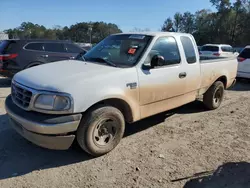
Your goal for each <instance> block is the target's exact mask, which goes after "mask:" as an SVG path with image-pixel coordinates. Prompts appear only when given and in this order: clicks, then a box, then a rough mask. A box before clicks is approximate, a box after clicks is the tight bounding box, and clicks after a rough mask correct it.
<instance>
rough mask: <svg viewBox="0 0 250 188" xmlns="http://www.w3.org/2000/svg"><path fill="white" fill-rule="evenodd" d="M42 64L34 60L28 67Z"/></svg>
mask: <svg viewBox="0 0 250 188" xmlns="http://www.w3.org/2000/svg"><path fill="white" fill-rule="evenodd" d="M41 64H42V63H41V62H33V63H30V64H28V65H27V66H26V68H30V67H34V66H37V65H41Z"/></svg>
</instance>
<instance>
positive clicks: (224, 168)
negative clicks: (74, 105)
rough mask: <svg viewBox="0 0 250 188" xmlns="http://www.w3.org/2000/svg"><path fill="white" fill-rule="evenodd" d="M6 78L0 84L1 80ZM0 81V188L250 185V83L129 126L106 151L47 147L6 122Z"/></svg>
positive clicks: (216, 187)
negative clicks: (215, 99)
mask: <svg viewBox="0 0 250 188" xmlns="http://www.w3.org/2000/svg"><path fill="white" fill-rule="evenodd" d="M6 82H7V84H3V83H6ZM8 83H9V81H6V80H4V79H1V81H0V85H1V86H0V87H1V88H0V187H1V188H8V187H11V188H12V187H13V188H17V187H32V188H33V187H34V188H36V187H41V188H46V187H56V188H57V187H58V188H59V187H60V188H64V187H102V188H106V187H107V188H111V187H143V188H144V187H161V188H162V187H170V188H181V187H184V188H219V187H229V188H243V187H244V188H245V187H250V155H249V154H250V136H249V135H250V127H249V122H250V116H249V113H250V83H248V82H240V83H237V85H236V86H235V87H234V88H233V89H231V90H228V91H227V92H226V96H225V100H224V102H223V104H222V106H221V107H220V108H219V109H218V110H215V111H206V110H205V109H204V107H203V105H202V103H201V102H198V101H197V102H194V103H191V104H188V105H186V106H183V107H181V108H178V109H175V110H172V111H170V112H167V113H162V114H160V115H156V116H153V117H151V118H148V119H145V120H143V121H140V122H138V123H134V124H132V125H128V126H127V130H126V135H125V137H124V138H123V140H122V141H121V143H120V144H119V145H118V147H117V148H116V149H114V150H113V151H112V152H111V153H109V154H107V155H105V156H102V157H99V158H92V157H90V156H89V155H87V154H86V153H84V152H83V151H81V150H80V149H79V148H72V149H70V150H68V151H52V150H47V149H42V148H39V147H37V146H35V145H33V144H31V143H30V142H28V141H26V140H24V139H23V138H22V137H21V136H19V135H18V134H17V133H15V131H13V130H12V129H11V128H9V125H8V121H7V117H6V115H5V111H4V100H5V97H6V96H7V95H8V94H9V92H10V89H9V87H8Z"/></svg>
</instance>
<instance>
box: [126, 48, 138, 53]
mask: <svg viewBox="0 0 250 188" xmlns="http://www.w3.org/2000/svg"><path fill="white" fill-rule="evenodd" d="M135 52H136V49H134V48H129V50H128V53H129V54H135Z"/></svg>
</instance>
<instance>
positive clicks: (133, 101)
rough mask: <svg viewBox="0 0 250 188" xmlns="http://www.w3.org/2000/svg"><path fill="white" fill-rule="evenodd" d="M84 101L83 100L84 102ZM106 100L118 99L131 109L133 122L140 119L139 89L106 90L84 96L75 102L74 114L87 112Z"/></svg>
mask: <svg viewBox="0 0 250 188" xmlns="http://www.w3.org/2000/svg"><path fill="white" fill-rule="evenodd" d="M84 99H85V100H84ZM107 99H120V100H123V101H124V102H126V103H127V104H128V106H129V107H130V109H131V112H132V116H133V120H134V121H137V120H139V119H140V108H139V89H127V88H126V89H119V88H116V89H114V88H113V89H106V90H102V91H98V92H95V93H92V94H86V93H85V95H83V96H82V98H77V99H76V101H74V102H75V107H74V112H75V113H79V112H80V113H82V112H85V111H87V110H88V109H89V108H90V107H92V106H94V105H95V104H97V103H99V102H101V101H104V100H107Z"/></svg>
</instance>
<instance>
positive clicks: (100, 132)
mask: <svg viewBox="0 0 250 188" xmlns="http://www.w3.org/2000/svg"><path fill="white" fill-rule="evenodd" d="M124 131H125V120H124V116H123V114H122V113H121V111H120V110H118V109H117V108H114V107H112V106H104V105H102V106H98V107H96V108H95V109H93V110H91V111H90V112H88V113H87V114H86V115H85V116H84V117H83V118H82V121H81V123H80V125H79V127H78V130H77V133H76V138H77V142H78V144H79V145H80V147H81V148H82V149H83V150H85V151H86V152H87V153H89V154H90V155H93V156H101V155H104V154H106V153H108V152H110V151H111V150H113V149H114V148H115V147H116V146H117V145H118V144H119V142H120V140H121V139H122V137H123V134H124Z"/></svg>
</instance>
